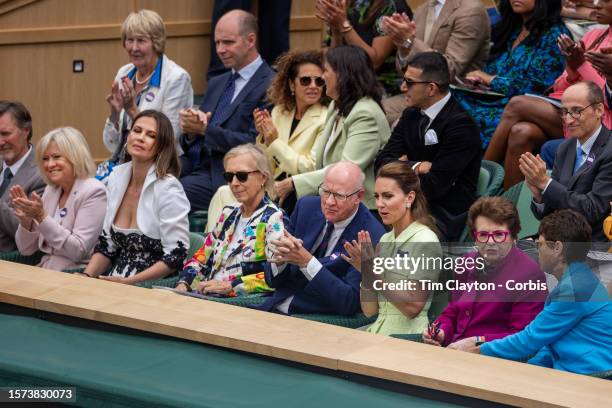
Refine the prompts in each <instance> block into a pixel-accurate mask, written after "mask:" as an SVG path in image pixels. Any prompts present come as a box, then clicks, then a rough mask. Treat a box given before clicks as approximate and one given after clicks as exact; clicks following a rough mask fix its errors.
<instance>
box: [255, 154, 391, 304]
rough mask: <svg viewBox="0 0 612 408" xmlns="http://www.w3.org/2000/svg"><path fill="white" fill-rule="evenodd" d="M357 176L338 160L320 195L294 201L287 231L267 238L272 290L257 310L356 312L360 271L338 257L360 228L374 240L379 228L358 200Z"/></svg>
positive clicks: (356, 170) (354, 169) (360, 188)
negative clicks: (274, 238) (276, 238)
mask: <svg viewBox="0 0 612 408" xmlns="http://www.w3.org/2000/svg"><path fill="white" fill-rule="evenodd" d="M363 180H364V176H363V173H362V172H361V169H360V168H359V167H358V166H357V165H355V164H353V163H349V162H338V163H336V164H333V165H331V166H330V167H329V168H328V169H327V172H326V174H325V178H324V181H323V184H321V187H320V188H319V193H320V197H315V196H307V197H304V198H302V199H301V200H299V201H298V203H297V205H296V207H295V210H294V211H293V214H292V216H291V225H290V226H288V229H289V231H290V232H287V233H286V235H285V237H283V238H282V239H281V240H279V241H274V242H272V245H273V248H274V252H275V256H274V258H273V262H275V264H273V265H270V266H269V267H268V268H267V269H266V271H265V276H266V282H267V283H268V285H269V286H270V287H273V288H275V289H276V290H275V291H274V293H273V294H272V296H271V297H270V298H268V299H267V300H266V301H265V302H264V303H263V304H262V305H259V306H256V308H257V309H260V310H266V311H273V310H276V311H280V312H282V313H286V314H295V313H300V314H301V313H329V314H341V315H346V316H351V315H354V314H355V313H357V312H359V311H360V310H361V306H360V296H359V284H360V282H361V274H360V273H359V272H358V271H357V270H356V269H355V268H354V267H353V266H351V265H350V264H349V263H348V262H346V261H345V260H344V259H342V256H341V255H342V254H344V255H347V252H346V251H345V249H344V242H346V241H352V240H356V239H357V233H358V232H359V231H361V230H364V231H369V233H370V236H371V238H372V242H373V243H374V244H376V243H377V242H378V241H379V239H380V237H381V236H382V235H383V234H384V232H385V230H384V228H383V226H382V225H381V224H380V223H379V222H378V221H377V220H376V218H374V216H373V215H372V214H371V213H370V211H369V210H368V209H367V208H366V207H365V206H364V205H363V204H362V203H361V199H362V198H363V195H364V189H363Z"/></svg>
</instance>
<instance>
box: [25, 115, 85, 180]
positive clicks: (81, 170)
mask: <svg viewBox="0 0 612 408" xmlns="http://www.w3.org/2000/svg"><path fill="white" fill-rule="evenodd" d="M51 142H55V143H56V144H57V148H58V149H59V151H60V152H61V154H62V156H64V157H65V158H66V160H68V161H69V162H70V164H72V168H73V171H74V175H75V177H76V178H79V179H86V178H89V177H93V176H94V174H96V165H95V164H94V161H93V158H92V157H91V152H90V151H89V145H88V144H87V141H86V140H85V138H84V137H83V135H82V134H81V132H79V131H78V130H76V129H75V128H73V127H61V128H57V129H53V130H52V131H50V132H49V133H47V134H46V135H44V136H43V138H42V139H40V141H39V142H38V143H37V144H36V164H37V165H38V168H39V169H40V175H41V177H42V179H43V180H44V182H45V183H47V184H52V185H53V183H51V182H50V181H49V180H48V179H47V176H46V175H45V172H44V171H43V156H44V155H45V151H46V150H47V148H48V147H49V144H51Z"/></svg>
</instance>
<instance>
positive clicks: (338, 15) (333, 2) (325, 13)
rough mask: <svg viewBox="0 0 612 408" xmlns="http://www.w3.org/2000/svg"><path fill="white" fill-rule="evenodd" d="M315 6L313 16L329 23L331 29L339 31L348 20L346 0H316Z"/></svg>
mask: <svg viewBox="0 0 612 408" xmlns="http://www.w3.org/2000/svg"><path fill="white" fill-rule="evenodd" d="M315 8H316V11H315V16H316V17H317V18H319V19H320V20H323V21H325V22H326V23H327V24H329V26H330V27H331V28H332V30H335V31H341V30H342V25H343V24H344V22H345V21H347V20H348V18H347V12H346V0H318V1H317V4H316V5H315Z"/></svg>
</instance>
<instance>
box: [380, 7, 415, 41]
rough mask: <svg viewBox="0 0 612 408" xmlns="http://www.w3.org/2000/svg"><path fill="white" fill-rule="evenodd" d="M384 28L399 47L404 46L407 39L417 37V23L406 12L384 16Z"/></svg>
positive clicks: (412, 39) (411, 39)
mask: <svg viewBox="0 0 612 408" xmlns="http://www.w3.org/2000/svg"><path fill="white" fill-rule="evenodd" d="M382 28H383V30H384V31H385V34H386V35H388V36H389V38H391V41H393V44H395V46H396V47H397V48H401V47H403V46H404V42H405V41H406V40H410V41H414V39H415V37H416V24H415V23H414V21H412V20H410V17H408V16H407V15H406V13H401V14H399V13H393V14H392V15H391V16H389V17H383V18H382Z"/></svg>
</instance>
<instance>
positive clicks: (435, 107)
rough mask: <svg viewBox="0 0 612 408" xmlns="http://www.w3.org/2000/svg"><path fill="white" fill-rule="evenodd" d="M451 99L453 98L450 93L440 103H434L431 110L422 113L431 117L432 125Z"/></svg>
mask: <svg viewBox="0 0 612 408" xmlns="http://www.w3.org/2000/svg"><path fill="white" fill-rule="evenodd" d="M450 98H451V93H450V92H448V93H447V94H446V96H445V97H444V98H442V99H440V100H439V101H438V102H436V103H434V104H433V105H431V106H430V107H429V108H427V109H425V110H424V111H421V112H423V113H424V114H425V115H427V116H428V117H429V119H430V123H431V122H433V121H434V119H435V118H436V116H438V114H439V113H440V111H441V110H442V108H444V105H446V102H448V101H449V100H450Z"/></svg>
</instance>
